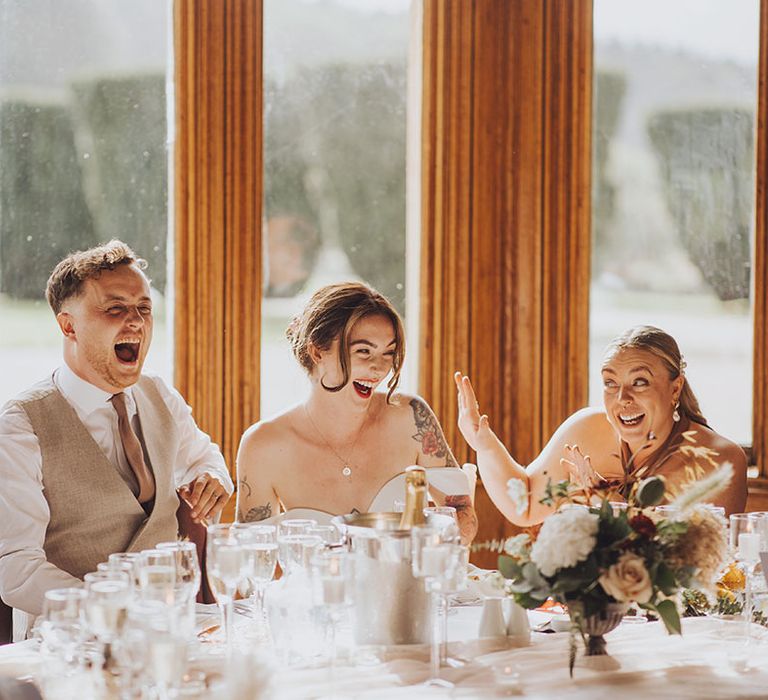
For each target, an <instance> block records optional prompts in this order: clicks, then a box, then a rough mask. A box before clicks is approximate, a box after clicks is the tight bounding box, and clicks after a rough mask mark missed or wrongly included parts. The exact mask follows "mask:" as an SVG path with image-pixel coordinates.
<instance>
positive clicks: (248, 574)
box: [235, 525, 277, 625]
mask: <svg viewBox="0 0 768 700" xmlns="http://www.w3.org/2000/svg"><path fill="white" fill-rule="evenodd" d="M235 532H236V538H237V541H238V542H239V543H240V544H241V546H242V548H243V574H244V576H245V578H246V579H247V582H248V584H249V588H250V589H251V590H252V592H253V593H252V595H253V598H254V606H253V607H254V614H255V616H256V620H257V622H258V623H259V624H260V625H261V624H264V622H265V619H266V618H265V614H264V591H265V589H266V587H267V584H268V583H269V582H270V581H271V580H272V577H273V576H274V575H275V567H276V565H277V528H276V527H275V526H274V525H248V526H246V527H238V528H237V529H236V531H235Z"/></svg>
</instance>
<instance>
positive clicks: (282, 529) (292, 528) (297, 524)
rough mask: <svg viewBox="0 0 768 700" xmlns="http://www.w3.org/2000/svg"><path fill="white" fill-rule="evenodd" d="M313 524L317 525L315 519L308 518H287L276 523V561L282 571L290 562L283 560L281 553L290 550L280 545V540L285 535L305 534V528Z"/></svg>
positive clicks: (307, 528)
mask: <svg viewBox="0 0 768 700" xmlns="http://www.w3.org/2000/svg"><path fill="white" fill-rule="evenodd" d="M315 525H317V520H311V519H309V518H307V519H300V518H295V519H288V520H283V521H282V522H280V523H278V525H277V545H278V549H277V561H278V563H279V564H280V568H281V569H282V570H283V571H286V570H287V568H288V566H289V564H290V563H289V562H288V561H287V560H285V561H284V560H283V555H284V554H286V553H287V552H288V551H290V550H289V549H288V548H285V547H280V542H281V541H282V540H283V539H284V538H286V537H295V536H299V535H306V534H307V530H309V528H311V527H314V526H315Z"/></svg>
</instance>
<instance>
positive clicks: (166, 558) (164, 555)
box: [138, 549, 177, 605]
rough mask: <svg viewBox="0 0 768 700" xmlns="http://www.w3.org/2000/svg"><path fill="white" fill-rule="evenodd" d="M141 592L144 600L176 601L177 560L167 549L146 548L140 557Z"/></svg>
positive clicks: (169, 603)
mask: <svg viewBox="0 0 768 700" xmlns="http://www.w3.org/2000/svg"><path fill="white" fill-rule="evenodd" d="M138 568H139V592H140V595H141V597H142V598H143V599H144V600H158V601H161V602H163V603H166V604H167V605H173V604H174V603H175V602H176V594H177V590H176V561H175V557H174V553H173V552H170V551H168V550H165V549H145V550H144V551H143V552H141V557H140V559H139V565H138Z"/></svg>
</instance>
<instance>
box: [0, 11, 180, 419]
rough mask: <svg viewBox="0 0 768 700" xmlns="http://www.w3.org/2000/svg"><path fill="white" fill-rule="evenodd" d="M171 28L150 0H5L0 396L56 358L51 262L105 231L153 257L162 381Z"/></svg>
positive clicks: (156, 361)
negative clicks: (48, 294) (48, 298)
mask: <svg viewBox="0 0 768 700" xmlns="http://www.w3.org/2000/svg"><path fill="white" fill-rule="evenodd" d="M168 26H169V8H168V7H167V6H166V3H165V2H162V1H160V2H158V0H66V2H62V1H61V0H24V2H19V1H18V0H0V163H1V164H2V166H0V318H2V325H3V332H2V335H1V336H0V366H2V367H4V368H5V370H9V369H11V368H12V371H3V372H0V404H1V403H3V402H4V401H5V400H6V399H8V398H10V397H11V396H13V395H14V394H15V393H17V392H18V391H20V390H22V389H24V388H26V387H28V386H30V385H31V384H32V383H34V382H35V381H37V380H39V379H42V378H44V376H45V375H46V374H47V373H49V372H51V371H52V370H53V369H54V368H55V367H56V366H57V365H58V364H60V362H61V336H60V333H59V331H58V327H57V325H56V322H55V320H54V317H53V314H52V312H51V310H50V308H49V307H48V305H47V303H46V302H45V298H44V290H45V283H46V280H47V278H48V275H49V274H50V272H51V270H52V269H53V266H54V265H55V264H56V262H57V261H58V260H60V259H61V258H62V257H63V256H64V255H66V254H67V253H68V252H70V251H72V250H78V249H83V248H88V247H90V246H92V245H95V244H97V243H100V242H104V241H108V240H110V239H111V238H119V239H121V240H123V241H125V242H126V243H128V244H129V245H130V246H131V247H133V248H134V250H135V251H136V252H137V253H138V254H139V255H140V256H141V257H143V258H145V259H146V260H147V261H148V263H149V266H148V268H147V272H148V274H149V276H150V277H151V279H152V288H153V297H154V309H155V334H154V340H153V347H152V350H151V352H150V354H149V357H148V359H147V364H146V368H147V369H148V370H150V371H153V372H157V373H159V374H161V375H163V376H164V377H165V378H166V379H169V380H170V379H171V376H170V375H171V360H170V342H169V339H168V337H167V335H166V332H165V316H166V314H165V303H164V300H165V297H166V293H167V291H168V284H169V280H168V278H167V268H168V265H167V254H166V251H167V240H168V221H167V218H168V206H167V201H168V158H167V156H168V154H167V145H166V141H167V129H166V124H167V119H166V80H167V63H168V49H169V47H168Z"/></svg>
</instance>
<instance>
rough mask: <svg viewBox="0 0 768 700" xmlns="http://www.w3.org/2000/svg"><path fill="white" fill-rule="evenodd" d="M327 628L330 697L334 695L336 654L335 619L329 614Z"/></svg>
mask: <svg viewBox="0 0 768 700" xmlns="http://www.w3.org/2000/svg"><path fill="white" fill-rule="evenodd" d="M329 622H330V625H329V630H328V633H329V635H330V637H331V639H330V642H331V663H330V667H329V669H328V675H329V679H328V680H329V683H328V684H329V685H330V688H331V698H335V697H336V656H337V650H336V619H335V617H334V615H333V614H332V615H331V619H330V620H329Z"/></svg>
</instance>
